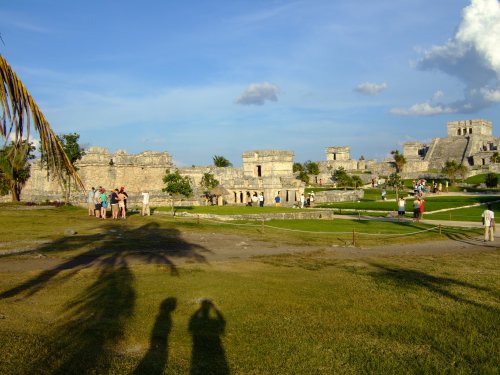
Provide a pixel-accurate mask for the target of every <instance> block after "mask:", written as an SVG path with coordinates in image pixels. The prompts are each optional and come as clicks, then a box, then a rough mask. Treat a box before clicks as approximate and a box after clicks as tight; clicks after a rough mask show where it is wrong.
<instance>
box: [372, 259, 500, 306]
mask: <svg viewBox="0 0 500 375" xmlns="http://www.w3.org/2000/svg"><path fill="white" fill-rule="evenodd" d="M370 265H371V266H373V267H375V268H377V271H375V272H371V273H370V275H371V276H372V277H374V278H375V279H377V280H381V281H384V282H390V283H395V284H396V285H397V286H400V287H404V288H425V289H427V290H430V291H432V292H434V293H437V294H439V295H441V296H444V297H447V298H449V299H451V300H453V301H456V302H461V303H466V304H469V305H472V306H475V307H480V308H483V309H485V310H488V311H491V312H494V313H496V314H498V312H499V310H498V309H497V308H495V307H493V306H489V305H485V304H482V303H479V302H476V301H474V300H472V299H468V298H465V297H462V296H460V295H458V294H455V293H452V292H451V291H449V290H448V289H447V287H449V286H460V287H464V288H468V289H472V290H475V291H479V292H486V293H495V291H493V290H491V289H489V288H485V287H481V286H477V285H474V284H471V283H468V282H464V281H460V280H456V279H452V278H449V277H438V276H432V275H429V274H427V273H425V272H422V271H417V270H412V269H405V268H401V267H389V266H385V265H382V264H377V263H370Z"/></svg>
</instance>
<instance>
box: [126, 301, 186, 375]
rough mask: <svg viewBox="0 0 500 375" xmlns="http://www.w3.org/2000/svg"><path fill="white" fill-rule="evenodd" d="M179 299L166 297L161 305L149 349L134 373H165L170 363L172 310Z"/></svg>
mask: <svg viewBox="0 0 500 375" xmlns="http://www.w3.org/2000/svg"><path fill="white" fill-rule="evenodd" d="M176 306H177V299H176V298H174V297H169V298H166V299H165V300H164V301H163V302H162V303H161V305H160V311H159V312H158V315H157V317H156V321H155V325H154V327H153V330H152V332H151V338H150V340H149V349H148V352H147V353H146V355H145V356H144V358H143V359H142V361H141V362H140V363H139V365H138V366H137V368H136V369H135V371H134V374H151V375H155V374H163V373H164V371H165V369H166V368H167V365H168V335H169V334H170V331H171V330H172V312H173V311H174V310H175V308H176Z"/></svg>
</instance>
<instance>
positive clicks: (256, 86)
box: [236, 82, 279, 105]
mask: <svg viewBox="0 0 500 375" xmlns="http://www.w3.org/2000/svg"><path fill="white" fill-rule="evenodd" d="M278 93H279V87H278V86H276V85H273V84H272V83H269V82H264V83H253V84H251V85H250V86H248V88H247V89H246V90H245V91H244V92H243V94H241V96H240V97H239V98H238V100H237V101H236V103H238V104H245V105H251V104H253V105H263V104H264V103H265V102H266V101H270V102H277V101H278Z"/></svg>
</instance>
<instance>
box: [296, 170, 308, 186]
mask: <svg viewBox="0 0 500 375" xmlns="http://www.w3.org/2000/svg"><path fill="white" fill-rule="evenodd" d="M297 180H300V181H302V182H304V183H306V184H308V183H309V175H308V174H307V172H306V171H300V172H299V175H298V176H297Z"/></svg>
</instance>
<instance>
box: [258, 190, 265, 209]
mask: <svg viewBox="0 0 500 375" xmlns="http://www.w3.org/2000/svg"><path fill="white" fill-rule="evenodd" d="M259 206H260V207H264V193H263V192H261V193H260V194H259Z"/></svg>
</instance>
